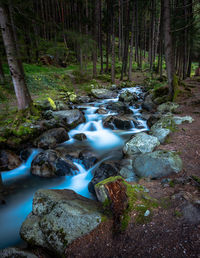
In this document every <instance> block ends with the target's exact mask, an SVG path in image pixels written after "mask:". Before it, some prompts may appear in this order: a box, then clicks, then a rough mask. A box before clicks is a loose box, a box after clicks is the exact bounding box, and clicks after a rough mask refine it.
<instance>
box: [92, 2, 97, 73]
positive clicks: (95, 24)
mask: <svg viewBox="0 0 200 258" xmlns="http://www.w3.org/2000/svg"><path fill="white" fill-rule="evenodd" d="M97 15H98V1H97V0H94V25H93V36H94V42H95V43H94V47H93V53H92V60H93V77H96V76H97V38H98V36H97V35H98V34H97V31H98V20H97Z"/></svg>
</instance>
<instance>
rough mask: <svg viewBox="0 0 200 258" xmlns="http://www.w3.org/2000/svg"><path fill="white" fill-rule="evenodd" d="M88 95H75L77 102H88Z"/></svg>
mask: <svg viewBox="0 0 200 258" xmlns="http://www.w3.org/2000/svg"><path fill="white" fill-rule="evenodd" d="M90 101H91V100H90V97H89V96H78V97H77V102H79V103H88V102H90Z"/></svg>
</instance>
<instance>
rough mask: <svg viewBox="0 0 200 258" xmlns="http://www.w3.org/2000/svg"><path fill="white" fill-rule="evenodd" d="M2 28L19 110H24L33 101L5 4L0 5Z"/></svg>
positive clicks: (0, 24)
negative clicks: (22, 70) (22, 69)
mask: <svg viewBox="0 0 200 258" xmlns="http://www.w3.org/2000/svg"><path fill="white" fill-rule="evenodd" d="M0 26H1V32H2V36H3V42H4V46H5V50H6V55H7V60H8V65H9V69H10V73H11V76H12V81H13V85H14V89H15V94H16V97H17V102H18V109H19V110H23V109H26V108H28V107H29V106H30V105H31V103H32V100H31V97H30V94H29V91H28V88H27V86H26V82H25V79H24V74H23V73H22V72H21V67H22V66H21V62H20V60H19V59H18V56H17V50H16V46H15V44H14V42H15V41H14V36H13V31H12V27H11V22H10V17H9V9H8V6H7V5H5V4H1V5H0Z"/></svg>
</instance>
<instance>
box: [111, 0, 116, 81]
mask: <svg viewBox="0 0 200 258" xmlns="http://www.w3.org/2000/svg"><path fill="white" fill-rule="evenodd" d="M112 4H113V1H112ZM111 80H112V83H115V11H114V8H112V64H111Z"/></svg>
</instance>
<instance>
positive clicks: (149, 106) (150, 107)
mask: <svg viewBox="0 0 200 258" xmlns="http://www.w3.org/2000/svg"><path fill="white" fill-rule="evenodd" d="M152 98H153V95H152V94H149V95H147V96H146V97H145V100H144V102H143V103H142V108H143V109H145V110H147V111H149V112H152V111H154V110H155V108H156V105H155V104H154V102H153V100H152Z"/></svg>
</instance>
